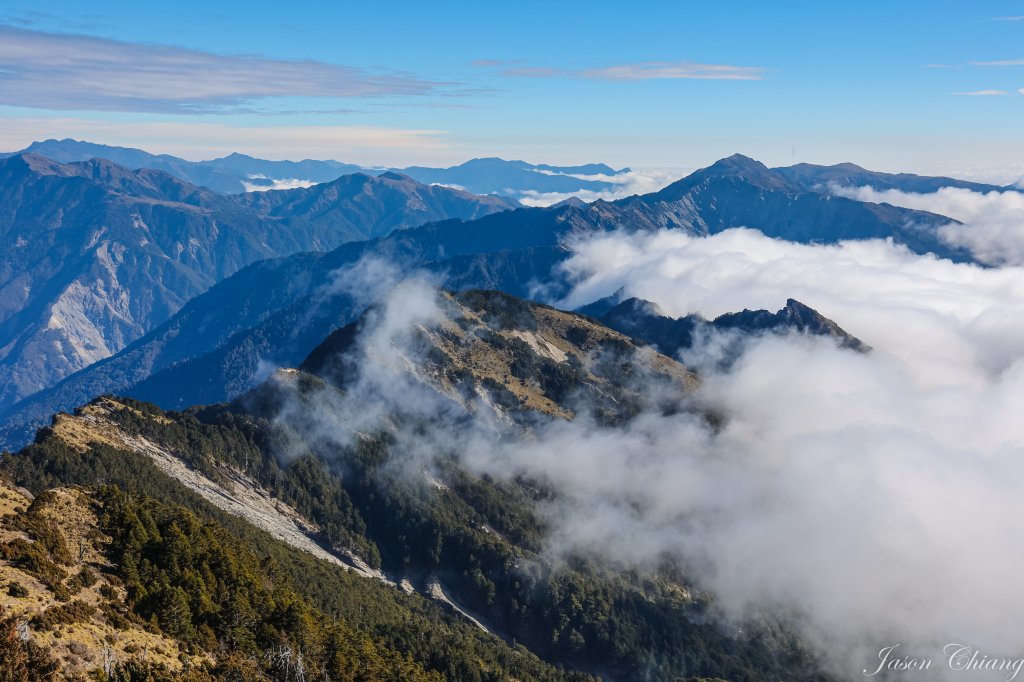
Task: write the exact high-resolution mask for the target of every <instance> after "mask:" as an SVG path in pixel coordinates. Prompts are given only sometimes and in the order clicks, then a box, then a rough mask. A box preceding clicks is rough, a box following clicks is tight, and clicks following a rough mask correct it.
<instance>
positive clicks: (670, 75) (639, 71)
mask: <svg viewBox="0 0 1024 682" xmlns="http://www.w3.org/2000/svg"><path fill="white" fill-rule="evenodd" d="M764 72H765V69H763V68H762V67H759V66H732V65H729V64H699V63H697V62H686V61H682V62H643V63H640V64H623V65H621V66H609V67H605V68H603V69H591V70H589V71H584V72H583V73H582V75H583V76H584V77H585V78H600V79H603V80H651V79H670V80H671V79H692V80H731V81H732V80H735V81H756V80H761V79H762V78H763V76H764Z"/></svg>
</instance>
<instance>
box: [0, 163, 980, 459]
mask: <svg viewBox="0 0 1024 682" xmlns="http://www.w3.org/2000/svg"><path fill="white" fill-rule="evenodd" d="M394 182H399V181H398V180H394ZM294 191H295V192H299V191H300V190H294ZM317 191H319V190H318V189H317V188H310V189H308V190H304V191H303V192H305V193H306V194H302V195H301V196H313V195H315V193H316V192H317ZM275 196H276V195H275ZM294 196H300V195H299V194H296V195H294ZM245 201H252V202H257V203H259V202H262V201H267V200H264V199H262V198H261V197H249V198H246V199H245ZM269 201H270V203H274V204H277V203H278V201H279V200H278V199H276V198H275V199H272V200H269ZM283 203H284V204H287V203H288V202H283ZM274 208H275V207H270V208H267V209H264V210H273V209H274ZM282 210H283V209H282ZM260 215H261V216H262V215H263V214H260ZM949 222H951V221H950V219H949V218H947V217H945V216H939V215H936V214H932V213H927V212H923V211H914V210H909V209H903V208H898V207H895V206H889V205H885V204H870V203H864V202H859V201H854V200H852V199H845V198H841V197H834V196H830V195H828V194H826V193H820V192H815V191H809V190H806V189H805V188H804V187H802V186H801V185H800V184H798V183H796V182H794V181H793V180H790V179H789V178H787V177H785V176H784V175H781V174H779V173H777V172H775V171H772V170H770V169H768V168H767V167H765V166H764V165H763V164H761V163H759V162H757V161H754V160H753V159H749V158H747V157H744V156H741V155H735V156H732V157H729V158H727V159H723V160H722V161H719V162H718V163H716V164H713V165H712V166H710V167H708V168H705V169H702V170H700V171H697V172H695V173H693V174H691V175H690V176H688V177H687V178H684V179H682V180H680V181H678V182H676V183H673V184H672V185H669V186H668V187H666V188H665V189H663V190H661V191H660V192H655V193H653V194H648V195H643V196H636V197H630V198H628V199H623V200H620V201H616V202H606V201H596V202H593V203H591V204H583V205H579V204H577V203H575V202H569V203H566V204H563V205H561V206H558V207H549V208H531V209H527V208H519V209H515V210H510V211H502V212H499V213H495V214H492V215H488V216H485V217H482V218H479V219H476V220H472V221H443V222H435V223H429V224H426V225H423V226H421V227H417V228H412V229H406V230H401V231H398V232H395V233H393V234H391V235H389V236H387V237H382V238H379V239H375V240H369V241H363V242H352V243H349V244H343V245H342V246H341V247H339V248H337V249H335V250H334V251H331V252H329V253H304V254H297V255H295V256H291V257H288V258H284V259H276V260H270V261H265V262H261V263H256V264H254V265H253V266H250V267H249V268H246V269H243V270H242V271H240V272H239V273H238V274H236V275H235V276H233V277H231V278H228V279H227V280H225V281H224V282H222V283H220V284H218V285H217V286H214V287H212V288H211V289H210V290H209V291H208V292H206V293H205V294H203V295H201V296H198V297H196V298H195V299H193V300H192V301H190V302H189V304H188V305H186V306H184V307H183V308H182V309H181V311H179V312H178V313H177V314H176V315H174V316H173V317H172V318H171V319H169V320H168V321H167V322H166V323H165V324H163V325H162V326H160V327H159V328H156V329H154V330H153V331H152V332H150V333H149V334H147V335H146V336H145V337H143V338H141V339H139V340H138V341H136V342H135V343H133V344H131V345H130V346H128V347H126V348H125V349H124V350H123V351H121V352H120V353H118V354H116V355H115V356H113V357H111V358H108V359H105V360H103V361H101V362H98V363H96V364H95V365H94V366H92V367H89V368H87V369H85V370H83V371H82V372H79V373H78V374H76V375H75V376H72V377H69V378H68V379H66V380H65V381H63V382H62V383H61V384H59V385H56V386H53V387H52V388H49V389H46V390H45V391H42V392H40V393H38V394H36V395H33V396H31V397H29V398H27V399H25V400H23V401H21V402H20V403H18V404H15V405H12V406H10V407H9V408H8V409H7V410H6V411H4V412H3V413H0V419H2V423H3V426H4V429H5V431H4V432H5V433H7V434H11V435H10V436H9V437H5V438H4V441H3V442H5V443H15V442H19V440H20V442H23V441H24V439H25V438H26V437H27V436H28V435H29V434H30V433H31V430H32V429H34V428H35V426H37V425H38V424H39V423H40V421H41V420H45V419H46V418H48V415H49V414H51V413H53V412H54V411H56V410H58V409H67V408H69V407H71V406H73V405H75V404H80V403H82V402H84V401H85V400H88V399H89V398H91V397H92V396H95V395H98V394H101V393H105V392H112V391H116V392H126V391H127V392H129V394H131V395H137V396H139V397H143V398H144V399H147V400H152V401H154V402H157V403H158V404H161V405H164V406H167V407H180V406H185V405H189V404H193V403H195V402H215V401H219V400H224V399H228V398H230V397H232V396H235V395H238V394H240V393H242V392H244V391H246V390H248V389H249V388H251V387H252V386H254V385H255V383H257V382H258V381H259V380H260V379H261V378H262V377H263V376H265V374H266V372H267V371H269V369H270V368H273V367H274V366H281V365H285V366H289V365H295V364H298V363H299V362H300V361H301V360H302V358H303V357H305V355H306V354H307V353H309V352H310V350H312V348H313V347H314V346H315V344H316V343H317V342H318V341H319V340H320V339H322V338H323V337H324V336H325V335H326V334H327V333H329V332H330V331H332V330H333V329H337V328H339V327H341V326H344V325H345V324H348V323H349V322H351V321H353V320H354V319H355V316H356V315H357V314H358V313H359V312H361V310H362V307H361V306H360V305H357V304H356V303H355V299H353V298H352V296H351V294H350V293H347V292H345V291H342V290H338V289H337V288H332V287H333V285H335V284H337V282H338V279H339V277H341V278H342V279H344V273H345V272H347V269H348V268H351V267H352V266H353V265H354V264H355V263H357V262H358V261H360V260H361V259H364V258H368V257H370V258H376V259H380V260H383V261H387V262H390V263H392V264H393V265H394V266H395V267H398V268H400V269H405V270H411V269H416V268H420V269H425V270H428V271H434V272H436V273H438V274H439V276H440V277H441V278H442V279H443V280H444V281H445V284H446V286H448V287H450V288H452V289H456V290H458V289H465V288H493V289H499V290H502V291H506V292H508V293H511V294H514V295H520V296H525V295H530V294H531V292H536V291H537V290H538V289H537V285H538V284H543V285H545V286H544V287H543V289H542V291H543V292H544V295H546V296H549V297H551V298H557V297H558V296H560V295H561V294H562V293H564V292H565V291H566V286H567V283H565V282H563V281H561V280H560V279H559V275H558V273H557V271H555V272H554V273H553V267H554V266H555V265H556V264H557V263H559V262H561V261H562V260H564V259H565V258H566V257H567V256H568V255H569V251H568V250H567V249H566V247H565V243H566V240H567V239H569V238H578V237H580V236H584V235H587V234H592V233H600V232H605V231H609V230H616V229H630V230H653V229H662V228H670V229H679V230H684V231H686V232H687V233H689V234H693V235H698V236H699V235H708V234H714V233H717V232H720V231H722V230H725V229H728V228H731V227H735V226H746V227H748V228H751V229H756V230H760V231H761V232H763V233H765V234H767V235H770V236H773V237H778V238H782V239H788V240H792V241H797V242H807V243H833V242H836V241H839V240H843V239H865V238H878V237H884V238H891V239H893V240H894V241H896V242H897V243H902V244H905V245H906V246H907V247H908V248H910V249H912V250H914V251H917V252H919V253H935V254H937V255H940V256H943V257H948V258H953V259H956V260H968V259H969V254H968V253H966V252H964V251H962V250H960V249H957V248H954V247H950V246H948V245H946V244H945V243H944V242H943V241H942V240H941V239H940V238H939V235H938V228H939V227H940V226H942V225H945V224H948V223H949ZM339 273H341V274H339ZM325 300H326V301H332V302H333V303H334V305H332V306H331V307H330V308H327V307H325V306H323V305H322V303H323V302H324V301H325ZM328 309H329V310H331V311H332V312H331V313H330V314H327V313H326V312H325V311H326V310H328ZM14 434H17V435H14Z"/></svg>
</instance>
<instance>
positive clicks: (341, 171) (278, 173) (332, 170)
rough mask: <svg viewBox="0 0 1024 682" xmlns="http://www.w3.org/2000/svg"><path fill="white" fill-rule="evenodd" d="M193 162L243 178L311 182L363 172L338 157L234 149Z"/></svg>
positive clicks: (362, 169)
mask: <svg viewBox="0 0 1024 682" xmlns="http://www.w3.org/2000/svg"><path fill="white" fill-rule="evenodd" d="M196 165H197V166H202V167H209V168H215V169H217V170H219V171H222V172H224V171H233V172H235V173H238V174H239V175H240V176H243V177H247V178H251V177H253V176H260V175H262V176H264V177H267V178H295V179H298V180H309V181H311V182H330V181H331V180H335V179H337V178H339V177H341V176H342V175H349V174H352V173H360V172H362V173H366V172H367V171H366V169H364V168H362V167H361V166H357V165H355V164H352V163H342V162H340V161H317V160H313V159H306V160H304V161H267V160H266V159H257V158H253V157H251V156H246V155H245V154H238V153H235V154H228V155H227V156H223V157H221V158H219V159H211V160H209V161H197V162H196Z"/></svg>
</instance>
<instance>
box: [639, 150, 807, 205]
mask: <svg viewBox="0 0 1024 682" xmlns="http://www.w3.org/2000/svg"><path fill="white" fill-rule="evenodd" d="M721 180H730V181H737V180H738V181H741V182H745V183H748V184H750V185H754V186H756V187H758V188H760V189H770V190H780V191H785V192H792V193H798V192H800V188H799V186H797V185H796V184H794V183H792V182H790V181H789V180H788V179H787V178H785V177H784V176H782V175H780V174H778V173H776V172H774V171H772V170H771V169H770V168H768V167H767V166H765V165H764V164H763V163H761V162H760V161H758V160H756V159H752V158H750V157H749V156H744V155H743V154H733V155H732V156H727V157H725V158H723V159H719V160H718V161H715V162H714V163H713V164H711V165H710V166H708V167H706V168H701V169H700V170H697V171H694V172H693V173H691V174H690V175H688V176H686V177H685V178H683V179H682V180H679V181H677V182H674V183H672V184H671V185H669V186H668V187H666V188H665V189H663V190H661V191H660V192H657V193H656V195H657V196H659V197H661V198H663V199H668V200H675V199H679V198H680V197H682V196H683V195H684V194H686V193H687V192H689V191H690V190H692V189H694V188H695V187H698V186H700V185H705V184H708V183H712V182H717V181H721Z"/></svg>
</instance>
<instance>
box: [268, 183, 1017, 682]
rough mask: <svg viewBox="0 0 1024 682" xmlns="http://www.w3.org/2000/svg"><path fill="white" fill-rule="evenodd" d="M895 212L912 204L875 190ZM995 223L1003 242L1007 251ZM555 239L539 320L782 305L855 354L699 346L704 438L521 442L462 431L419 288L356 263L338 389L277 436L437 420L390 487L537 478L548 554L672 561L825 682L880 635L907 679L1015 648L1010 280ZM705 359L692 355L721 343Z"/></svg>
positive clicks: (982, 220) (630, 429)
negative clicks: (846, 339) (343, 379)
mask: <svg viewBox="0 0 1024 682" xmlns="http://www.w3.org/2000/svg"><path fill="white" fill-rule="evenodd" d="M971 194H976V193H971ZM862 196H863V197H864V198H869V197H874V198H876V199H883V196H876V195H869V194H868V193H867V190H864V191H863V192H862V193H861V194H859V195H858V198H860V197H862ZM926 196H927V195H926ZM897 199H899V200H900V201H903V202H906V203H907V204H909V203H911V202H916V201H919V200H918V199H917V198H915V196H914V195H905V196H901V197H896V196H895V195H892V194H891V193H885V194H884V200H890V201H892V203H895V201H896V200H897ZM920 201H921V202H923V203H921V204H918V205H915V207H917V208H928V207H930V209H931V210H938V208H939V204H940V203H942V202H944V203H945V210H946V211H947V214H954V215H951V217H954V218H957V219H960V220H962V221H964V222H965V223H966V224H967V225H968V226H971V227H977V226H978V225H989V224H992V225H994V224H997V223H998V224H1000V225H1004V223H1003V218H1004V217H1005V215H1006V214H1007V213H1012V212H1013V211H1015V210H1019V208H1017V207H1016V205H1015V204H1014V203H1013V202H1015V201H1017V199H1016V198H1014V197H990V196H988V195H981V196H978V197H975V196H969V197H968V196H962V195H961V193H959V192H948V191H946V190H943V191H942V192H940V193H938V194H937V195H935V196H928V197H927V199H922V200H920ZM924 203H928V206H925V205H924ZM1005 226H1006V232H1005V235H1004V237H1005V239H1006V240H1010V241H1012V240H1013V239H1016V238H1018V236H1019V235H1016V234H1015V233H1014V231H1013V229H1012V226H1011V225H1009V224H1005ZM956 229H960V228H956ZM963 229H965V230H966V229H967V228H963ZM1001 238H1003V237H1001ZM1020 241H1021V243H1024V239H1021V240H1020ZM566 247H567V248H568V249H569V251H570V252H571V256H570V257H569V259H568V260H567V261H566V262H565V263H564V264H563V265H562V266H561V271H560V272H559V273H557V275H558V276H559V277H561V278H565V279H566V280H568V281H569V282H570V283H571V287H570V293H569V294H568V295H567V296H566V297H565V298H564V299H562V300H559V301H553V303H556V304H557V305H559V306H560V307H563V308H573V307H576V306H579V305H582V304H585V303H588V302H590V301H593V300H596V299H599V298H602V297H604V296H608V295H611V294H613V293H615V292H618V291H620V290H621V291H622V292H623V293H624V294H625V295H627V296H636V297H639V298H643V299H647V300H650V301H653V302H655V303H657V304H658V305H659V306H660V307H661V308H662V309H663V310H665V311H667V312H668V313H669V314H671V315H673V316H679V315H684V314H687V313H692V312H698V313H702V314H703V315H705V316H708V317H712V316H715V315H718V314H721V313H724V312H728V311H736V310H741V309H743V308H768V309H773V310H774V309H776V308H779V307H781V306H782V305H783V303H784V302H785V300H786V299H787V298H790V297H792V298H796V299H798V300H800V301H801V302H803V303H805V304H807V305H810V306H811V307H813V308H815V309H817V310H819V311H820V312H822V313H823V314H825V315H826V316H828V317H830V318H832V319H833V320H835V321H836V322H837V323H838V324H839V325H841V326H842V327H843V328H844V329H846V330H847V331H849V332H850V333H852V334H854V335H856V336H857V337H859V338H860V339H862V340H863V341H865V342H866V343H868V344H869V345H871V346H872V347H873V349H874V350H873V351H872V352H871V353H868V354H863V353H857V352H854V351H850V350H844V349H840V348H838V347H837V346H836V345H835V344H834V343H833V342H832V341H830V340H829V339H825V338H808V337H802V336H788V337H779V336H765V337H763V338H761V339H759V340H755V341H754V342H753V343H751V344H749V345H748V346H747V347H746V348H747V350H746V351H745V353H744V355H743V356H742V357H741V358H740V360H739V361H738V362H736V363H735V364H733V365H732V366H731V368H730V369H728V370H717V369H714V368H715V365H714V363H706V364H703V363H701V362H700V361H699V357H700V350H701V349H697V353H696V355H695V356H692V355H691V354H688V358H689V357H696V358H698V359H697V361H696V362H695V365H696V366H697V368H698V369H701V370H702V384H701V387H700V388H699V390H698V391H697V394H696V396H694V398H693V399H694V401H695V403H696V404H697V405H700V406H701V408H702V409H705V410H713V411H714V412H715V413H716V414H721V415H724V417H725V420H724V422H723V424H722V425H721V426H720V427H718V428H711V427H710V426H709V425H708V424H707V422H706V421H705V420H703V419H702V418H699V417H698V416H697V415H696V414H694V413H691V412H682V413H677V414H673V415H665V414H662V413H656V412H651V413H645V414H641V415H640V416H638V417H637V418H636V419H634V420H632V421H631V422H630V423H628V424H627V425H624V426H619V427H615V428H611V427H606V426H601V425H599V424H596V423H592V422H590V421H589V420H587V419H586V417H580V418H579V419H577V420H575V421H571V422H568V421H561V420H552V421H548V422H541V423H538V424H537V425H536V426H535V428H534V429H533V431H532V434H531V436H530V438H529V439H526V440H523V439H517V438H508V437H505V436H501V435H500V434H501V433H502V430H501V428H500V426H496V425H495V422H494V420H493V419H492V418H491V416H488V415H487V414H485V413H484V412H480V413H479V414H478V416H477V417H476V418H475V419H470V420H467V419H466V418H465V415H463V414H462V413H461V412H460V409H461V408H460V407H459V406H458V405H457V404H456V403H454V402H452V401H450V400H447V399H445V398H442V397H439V396H438V395H437V394H436V392H434V391H433V390H432V389H429V387H428V385H427V384H428V383H429V382H428V381H425V379H424V377H422V376H417V374H416V372H415V371H412V370H411V368H414V367H416V366H417V357H416V353H417V350H416V347H415V344H414V343H412V342H411V339H413V338H414V337H415V333H414V332H415V330H416V329H422V328H424V327H429V326H430V325H432V324H437V323H438V322H439V321H440V320H441V319H442V318H443V316H444V313H443V306H441V305H439V304H438V303H437V301H438V298H437V293H436V291H435V290H434V288H433V287H434V286H436V285H437V284H438V282H436V281H434V280H431V279H430V278H426V277H424V276H419V275H417V276H414V277H413V278H412V279H409V278H407V276H406V275H405V274H403V273H394V272H393V273H390V274H389V273H388V270H387V267H386V266H382V265H381V264H380V263H375V264H369V265H367V264H361V265H360V266H359V267H357V268H355V269H352V270H350V271H346V272H345V273H342V274H341V275H339V278H338V281H342V282H347V284H346V286H350V287H352V288H353V290H354V291H360V292H362V294H363V295H365V296H369V297H370V298H372V299H373V300H375V301H376V304H375V308H374V312H373V313H372V314H371V316H370V317H369V318H368V321H367V323H366V325H365V327H364V329H363V331H362V332H361V341H360V343H359V350H358V353H357V355H358V358H359V362H357V363H353V364H351V365H350V366H349V367H348V371H349V372H350V375H351V377H352V381H351V384H350V386H349V389H348V391H347V392H346V393H344V394H341V393H338V394H334V395H332V397H331V398H330V400H321V401H319V402H318V403H317V404H316V405H312V406H311V405H309V404H306V405H302V406H298V407H295V408H294V409H293V410H292V412H291V415H290V417H289V418H288V419H290V420H292V421H293V422H296V423H298V422H301V423H302V426H301V428H299V429H297V431H298V432H302V433H305V434H306V437H307V438H308V437H309V435H308V434H310V433H313V432H315V433H317V436H316V437H317V438H323V439H327V440H328V441H331V440H345V439H351V438H354V437H355V434H356V433H358V432H360V431H362V432H365V431H368V430H372V429H373V428H375V427H379V426H380V425H382V424H385V423H388V420H389V419H390V417H389V415H393V414H396V413H402V412H406V413H408V411H409V410H410V409H413V410H414V414H413V416H414V417H416V418H419V419H425V420H431V418H433V419H432V420H431V423H432V424H433V426H432V427H431V428H429V429H426V430H418V431H417V432H416V434H415V437H410V438H408V439H402V438H399V439H398V440H397V442H396V445H395V449H396V451H398V452H402V453H403V454H404V455H405V457H404V459H400V461H404V462H405V466H407V467H408V469H409V471H410V472H413V473H416V472H422V471H424V470H428V469H429V467H430V464H429V462H430V458H431V457H432V456H434V455H436V454H437V453H439V452H446V453H451V452H454V453H455V454H457V455H458V456H459V457H461V459H462V461H463V463H464V465H465V466H467V467H468V468H470V469H471V470H473V471H475V472H477V473H481V474H484V473H486V474H488V475H491V476H495V477H498V478H513V477H516V476H521V475H526V476H530V477H540V478H543V479H546V480H548V481H550V482H552V483H553V484H554V485H555V487H556V488H557V489H558V490H559V491H560V495H559V496H558V498H557V500H556V501H554V502H552V503H551V504H550V505H548V506H547V507H545V510H544V511H545V512H546V513H547V515H548V519H549V522H550V524H551V527H552V532H551V536H550V538H549V540H548V548H547V552H548V553H549V554H550V556H551V557H553V558H557V557H559V556H561V555H564V554H565V553H567V552H571V551H575V550H585V551H599V552H601V553H603V554H605V555H606V556H608V557H609V559H612V560H615V561H621V562H625V563H627V564H637V563H639V564H641V565H643V564H646V563H649V564H650V565H654V564H656V563H657V562H659V561H661V560H663V559H664V558H665V557H666V556H670V557H673V558H675V560H677V561H678V562H679V563H680V565H682V566H683V567H684V568H685V569H686V571H687V574H688V575H689V576H690V580H691V581H692V583H693V585H694V586H695V587H698V588H699V589H704V590H709V591H711V592H712V593H714V594H715V595H716V597H715V599H716V604H717V605H718V607H719V608H720V610H721V615H722V618H723V622H724V623H727V624H730V626H732V625H739V624H742V623H743V622H744V621H745V620H746V619H748V618H751V617H755V616H757V615H759V614H765V613H767V614H771V615H772V617H774V618H779V619H782V620H784V621H785V622H786V623H787V624H788V625H789V626H790V627H791V628H794V629H795V630H797V631H798V632H799V633H800V634H801V635H802V636H803V638H804V639H805V641H807V642H808V643H810V644H811V646H812V647H813V648H814V650H815V651H816V652H817V653H819V654H820V655H821V656H822V657H824V660H825V661H826V664H827V665H828V666H829V667H830V669H831V670H832V671H834V672H835V674H836V675H837V676H839V677H840V678H842V679H859V678H862V677H863V671H864V670H869V671H870V670H874V669H875V667H877V664H878V651H879V650H880V649H882V648H883V647H887V646H891V645H894V644H899V645H900V648H899V649H898V651H900V652H906V653H907V654H916V655H919V656H929V657H932V658H934V659H935V661H936V668H935V670H934V671H933V672H932V673H930V675H931V676H930V677H928V679H942V678H943V677H947V678H948V679H973V678H976V677H977V675H973V674H971V673H969V672H966V671H950V670H949V669H948V667H947V666H946V663H945V661H944V660H943V658H942V657H943V653H942V650H943V647H944V646H945V645H946V644H949V643H953V642H957V643H963V644H965V645H969V646H971V647H976V648H978V649H979V650H980V651H982V652H983V653H984V654H985V655H989V656H995V657H1007V658H1013V657H1018V658H1019V657H1020V656H1022V655H1024V642H1022V639H1021V633H1024V582H1022V581H1021V580H1020V579H1019V566H1020V564H1021V560H1022V558H1024V550H1022V548H1021V544H1020V538H1022V537H1024V495H1022V493H1024V421H1022V420H1021V417H1020V415H1021V414H1024V268H1022V267H1019V266H1017V265H1013V264H1008V263H1011V262H1012V260H1011V259H1002V260H997V261H996V262H999V263H1002V264H1001V265H1000V266H998V267H984V266H982V265H973V264H956V263H952V262H950V261H944V260H940V259H937V258H934V257H932V256H921V255H917V254H914V253H912V252H910V251H908V250H906V249H905V248H903V247H901V246H899V245H896V244H893V243H892V242H887V241H861V242H845V243H840V244H836V245H802V244H794V243H790V242H784V241H780V240H773V239H770V238H768V237H765V236H764V235H763V234H761V233H760V232H757V231H754V230H748V229H743V228H735V229H731V230H727V231H725V232H723V233H720V234H717V235H714V236H711V237H706V238H697V237H691V236H689V235H686V234H685V233H683V232H681V231H678V230H665V231H659V232H646V233H629V232H614V233H604V234H599V235H590V236H589V237H587V238H584V239H578V240H576V241H573V242H570V243H568V244H567V245H566ZM974 247H977V248H979V249H981V248H982V247H981V246H980V242H977V241H975V242H972V248H974ZM368 292H375V293H373V294H372V295H371V294H370V293H368ZM370 298H368V299H367V300H370ZM706 342H707V346H706V348H705V350H706V351H707V353H708V354H709V355H713V353H714V349H715V343H716V340H715V339H714V338H710V339H707V340H706ZM583 412H584V411H583V410H581V413H583ZM437 415H441V418H437ZM286 421H287V420H286ZM992 676H993V679H1003V678H1005V677H1006V673H1005V672H1002V673H992ZM981 677H982V678H983V679H988V677H986V676H984V675H981Z"/></svg>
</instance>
